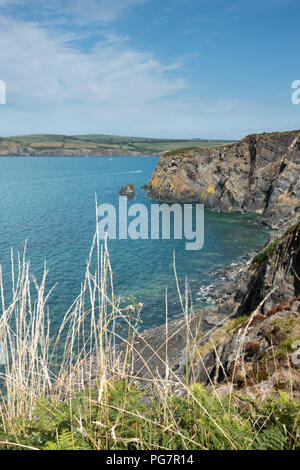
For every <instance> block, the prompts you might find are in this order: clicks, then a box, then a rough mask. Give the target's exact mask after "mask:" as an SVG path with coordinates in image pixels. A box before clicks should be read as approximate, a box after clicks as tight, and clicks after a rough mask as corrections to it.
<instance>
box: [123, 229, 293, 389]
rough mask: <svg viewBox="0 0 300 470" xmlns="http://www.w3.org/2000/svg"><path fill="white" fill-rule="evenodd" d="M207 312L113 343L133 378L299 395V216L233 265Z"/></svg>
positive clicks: (142, 383)
mask: <svg viewBox="0 0 300 470" xmlns="http://www.w3.org/2000/svg"><path fill="white" fill-rule="evenodd" d="M220 300H221V299H220ZM206 313H207V312H199V313H198V314H196V315H193V316H190V317H188V318H185V319H182V320H176V321H174V322H170V323H169V324H168V325H162V326H160V327H157V328H153V329H151V330H148V331H146V332H142V333H137V334H136V335H135V336H134V338H133V340H132V346H131V348H130V351H129V352H128V349H127V346H126V345H124V344H123V345H120V346H119V347H118V356H119V360H120V363H121V365H122V363H123V357H124V355H125V353H126V354H127V359H128V357H130V360H129V361H128V363H129V364H130V371H129V373H130V376H132V377H135V382H136V384H138V385H139V386H141V387H143V388H145V389H146V390H147V389H148V388H149V387H150V388H149V394H151V383H152V381H153V380H155V381H161V382H162V383H166V382H168V384H169V385H170V389H171V390H172V391H173V392H175V393H176V394H185V393H186V387H185V384H186V383H187V381H188V382H189V383H192V382H195V381H196V382H200V383H201V384H202V385H203V386H205V387H206V388H211V389H213V390H214V391H216V393H218V394H220V395H222V394H223V393H228V392H229V391H230V390H232V389H233V390H235V391H236V392H237V393H240V394H241V395H247V394H248V395H249V394H250V395H251V394H252V396H255V397H262V396H264V397H265V396H267V395H270V394H273V393H276V392H277V391H278V390H285V391H286V392H287V393H289V394H291V395H292V396H293V397H296V398H300V221H299V222H298V223H296V224H295V225H294V226H291V227H290V228H289V229H288V230H286V231H285V232H284V233H282V234H281V235H280V236H279V237H278V238H277V239H275V240H274V241H273V242H272V243H271V244H270V245H269V246H267V247H266V248H265V249H264V250H263V251H262V252H260V253H258V254H257V255H256V256H255V257H254V258H252V259H251V260H249V261H248V262H247V263H246V264H245V265H244V266H243V268H242V270H241V267H240V266H239V267H238V268H237V276H236V277H235V290H233V291H232V297H231V298H230V299H229V300H226V301H225V302H223V303H222V302H220V303H219V304H218V306H217V309H216V310H215V311H214V312H213V316H211V315H209V316H208V317H207V315H206ZM210 317H212V318H210ZM207 319H208V320H209V321H207ZM212 319H213V321H211V320H212ZM208 324H210V325H214V327H213V328H211V329H210V330H207V328H208Z"/></svg>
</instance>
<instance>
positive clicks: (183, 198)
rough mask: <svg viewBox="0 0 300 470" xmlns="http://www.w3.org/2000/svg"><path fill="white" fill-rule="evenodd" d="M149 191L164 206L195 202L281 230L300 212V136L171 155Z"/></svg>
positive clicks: (271, 136) (270, 137)
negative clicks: (247, 215) (254, 217)
mask: <svg viewBox="0 0 300 470" xmlns="http://www.w3.org/2000/svg"><path fill="white" fill-rule="evenodd" d="M144 189H146V190H147V192H148V195H149V196H150V197H151V198H153V199H157V200H161V201H170V202H173V201H174V202H188V201H194V202H200V203H204V204H205V206H206V207H208V208H211V209H216V210H220V211H223V212H239V213H244V212H251V213H256V214H259V216H260V220H261V221H262V222H264V223H266V224H267V225H269V226H270V227H271V228H278V227H280V226H281V224H282V223H284V222H285V221H287V220H289V219H290V218H291V217H292V216H293V215H294V214H295V213H297V211H299V210H300V131H294V132H285V133H273V134H262V135H252V136H248V137H246V138H244V139H242V140H241V141H240V142H238V143H234V144H230V145H226V146H223V147H214V148H204V149H199V150H193V151H187V152H184V153H183V154H178V155H173V153H170V154H168V153H166V154H164V155H163V156H162V157H161V158H160V160H159V163H158V165H157V168H156V170H155V171H154V173H153V175H152V177H151V179H150V181H149V182H148V184H147V185H146V186H145V187H144Z"/></svg>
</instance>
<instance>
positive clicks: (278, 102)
mask: <svg viewBox="0 0 300 470" xmlns="http://www.w3.org/2000/svg"><path fill="white" fill-rule="evenodd" d="M299 17H300V2H299V0H260V1H258V0H252V1H251V2H250V1H249V0H226V1H225V0H163V1H162V0H85V1H82V0H52V1H51V0H50V1H45V0H30V1H25V0H0V45H1V47H0V80H3V81H5V83H6V87H7V104H6V105H0V120H1V128H0V135H2V136H5V135H16V134H28V133H63V134H78V133H82V134H83V133H107V134H119V135H133V136H152V137H171V138H192V137H202V138H205V137H206V138H227V139H231V138H233V139H237V138H240V137H242V136H244V135H246V134H249V133H253V132H263V131H273V130H288V129H298V128H300V105H298V106H297V105H295V104H292V101H291V95H292V89H291V84H292V82H293V81H294V80H297V79H298V80H300V63H299V62H300V61H299V47H297V46H298V44H299Z"/></svg>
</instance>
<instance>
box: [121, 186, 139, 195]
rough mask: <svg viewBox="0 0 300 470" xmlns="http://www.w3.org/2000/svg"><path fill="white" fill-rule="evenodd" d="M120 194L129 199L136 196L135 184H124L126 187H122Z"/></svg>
mask: <svg viewBox="0 0 300 470" xmlns="http://www.w3.org/2000/svg"><path fill="white" fill-rule="evenodd" d="M119 194H122V195H123V196H129V197H132V196H135V195H136V192H135V190H134V184H124V186H122V188H121V189H120V191H119Z"/></svg>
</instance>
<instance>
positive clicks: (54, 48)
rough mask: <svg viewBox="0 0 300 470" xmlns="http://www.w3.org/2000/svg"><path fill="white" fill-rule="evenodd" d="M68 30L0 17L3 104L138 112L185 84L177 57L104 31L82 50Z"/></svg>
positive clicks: (111, 114)
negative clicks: (165, 58) (165, 57)
mask: <svg viewBox="0 0 300 470" xmlns="http://www.w3.org/2000/svg"><path fill="white" fill-rule="evenodd" d="M75 39H76V36H75V35H74V34H72V33H66V32H58V31H57V30H51V29H46V28H44V27H41V26H40V25H39V24H37V23H34V22H25V21H18V20H14V19H11V18H10V19H8V18H7V17H3V16H2V17H0V44H1V50H0V63H1V71H2V72H1V73H2V77H1V79H4V80H5V81H6V84H7V89H8V106H9V105H13V106H15V107H21V108H22V107H23V108H27V109H30V110H31V111H34V110H37V111H40V112H41V111H42V110H44V112H45V113H48V112H50V109H51V107H55V108H56V112H57V114H59V112H60V109H62V108H64V112H66V110H67V109H68V108H69V110H70V112H71V113H76V112H79V113H80V112H82V111H83V110H89V112H90V113H91V114H93V115H96V116H97V115H98V119H99V118H100V116H101V118H102V119H104V118H105V119H113V118H116V117H117V118H118V119H120V118H121V117H122V116H130V115H136V114H138V115H139V114H140V113H141V112H143V110H144V109H145V108H146V107H147V106H148V105H149V103H151V102H153V101H156V100H158V99H161V98H165V97H167V96H170V95H172V94H173V93H176V92H177V91H178V90H181V89H183V88H184V87H185V83H184V81H183V80H182V79H181V78H177V77H176V76H174V70H175V71H176V69H177V68H178V67H179V65H178V64H177V63H172V64H163V63H161V62H159V61H158V60H156V59H155V58H154V57H153V56H152V55H151V54H150V53H147V52H140V51H137V50H135V49H134V48H132V47H130V46H129V44H128V43H127V40H126V38H123V37H122V36H121V37H119V36H115V35H112V34H110V35H107V36H106V37H104V38H102V39H101V40H100V41H98V42H97V43H96V44H94V46H93V47H92V48H91V49H90V50H89V51H87V52H84V51H81V50H79V49H78V48H76V47H75V46H74V40H75ZM175 75H177V74H175Z"/></svg>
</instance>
